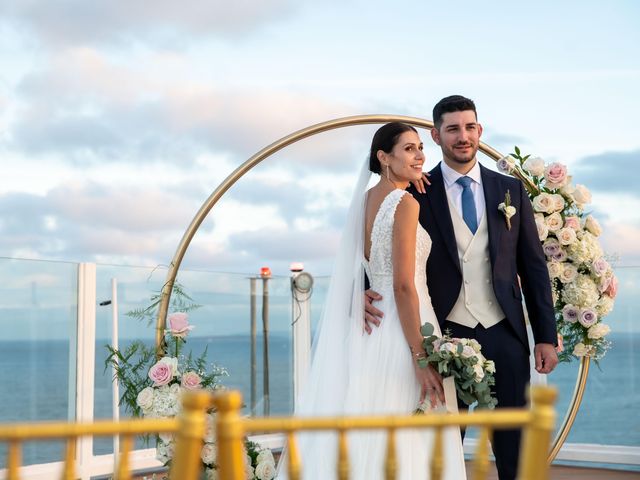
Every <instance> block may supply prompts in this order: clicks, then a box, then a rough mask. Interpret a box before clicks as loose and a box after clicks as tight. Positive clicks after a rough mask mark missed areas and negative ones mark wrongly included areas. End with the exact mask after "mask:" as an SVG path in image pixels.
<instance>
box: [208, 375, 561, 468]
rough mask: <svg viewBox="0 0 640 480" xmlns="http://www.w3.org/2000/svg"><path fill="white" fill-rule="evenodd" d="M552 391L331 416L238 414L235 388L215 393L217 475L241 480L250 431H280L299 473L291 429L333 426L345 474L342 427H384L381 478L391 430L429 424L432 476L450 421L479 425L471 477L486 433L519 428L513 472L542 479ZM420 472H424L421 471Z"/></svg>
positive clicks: (483, 460) (392, 464)
mask: <svg viewBox="0 0 640 480" xmlns="http://www.w3.org/2000/svg"><path fill="white" fill-rule="evenodd" d="M556 396H557V393H556V391H555V389H552V388H549V387H536V388H532V389H531V390H530V399H531V408H529V409H500V410H497V411H481V412H477V413H471V414H469V413H461V414H455V415H450V414H432V415H421V416H398V417H393V416H385V417H340V418H338V417H336V418H307V417H305V418H297V417H287V418H273V417H272V418H242V417H241V416H240V409H241V406H242V398H241V395H240V394H239V393H238V392H228V393H223V394H219V395H217V396H216V397H215V398H214V405H215V407H216V409H217V415H216V422H217V423H216V435H217V447H218V478H220V479H221V480H242V479H244V478H246V477H245V475H246V474H245V466H244V460H243V457H244V453H243V445H242V442H243V438H244V437H245V436H246V435H248V434H250V433H254V432H261V433H269V432H285V433H286V436H287V441H288V449H289V450H288V456H287V458H288V461H287V463H288V464H287V470H288V473H289V478H290V479H291V480H299V479H300V478H301V470H302V468H301V467H302V463H301V462H302V459H301V458H300V454H299V450H298V446H297V442H296V437H295V432H297V431H301V430H306V431H309V430H333V431H337V433H338V444H337V449H338V452H337V454H338V455H337V458H338V462H337V465H336V472H337V478H338V479H339V480H347V479H348V478H349V460H348V459H349V455H348V445H347V431H349V430H363V429H386V430H387V433H388V435H387V455H386V459H385V463H384V469H385V472H384V473H385V478H386V479H387V480H391V479H394V478H396V474H397V470H398V465H397V457H396V451H395V433H396V431H397V430H398V429H406V428H431V429H434V430H435V437H434V438H435V440H434V447H433V452H432V455H431V475H430V478H431V479H432V480H439V479H440V478H441V477H442V472H443V469H444V453H443V451H444V448H443V441H442V437H443V435H442V433H443V429H444V428H446V427H450V426H456V425H458V426H465V427H468V426H475V427H479V428H480V432H481V433H480V439H479V442H478V449H477V452H476V458H475V461H474V465H473V471H474V477H473V478H474V480H483V479H486V478H487V473H488V470H489V438H490V437H491V432H492V431H493V430H496V429H504V428H516V427H521V428H522V429H523V434H524V438H523V442H522V451H521V455H520V466H519V473H518V478H519V479H520V480H542V479H548V478H549V465H548V463H547V452H548V451H549V447H550V442H551V434H552V432H553V428H554V424H555V417H556V414H555V410H554V408H553V405H554V403H555V399H556ZM425 473H426V472H425Z"/></svg>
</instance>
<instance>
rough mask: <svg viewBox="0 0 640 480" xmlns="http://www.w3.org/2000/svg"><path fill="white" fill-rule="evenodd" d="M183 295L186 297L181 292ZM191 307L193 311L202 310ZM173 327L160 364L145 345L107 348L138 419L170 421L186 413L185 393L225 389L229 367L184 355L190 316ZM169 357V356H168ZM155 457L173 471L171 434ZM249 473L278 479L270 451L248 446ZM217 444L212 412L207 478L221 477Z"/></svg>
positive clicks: (258, 479) (250, 478)
mask: <svg viewBox="0 0 640 480" xmlns="http://www.w3.org/2000/svg"><path fill="white" fill-rule="evenodd" d="M179 296H186V298H188V299H189V300H191V299H190V298H189V297H188V296H187V295H186V294H185V293H183V292H182V293H180V294H179ZM197 307H198V306H197V305H192V307H191V309H193V308H197ZM147 311H148V309H145V310H142V311H134V312H130V314H131V315H132V316H136V317H139V318H141V317H143V316H144V315H141V312H147ZM167 323H168V325H169V328H167V329H166V330H165V342H166V343H165V344H166V345H167V348H168V350H169V351H168V352H166V354H165V356H163V357H162V358H161V359H160V360H157V361H156V357H155V353H156V352H155V349H154V348H152V347H149V346H147V345H145V344H144V343H142V342H141V341H136V342H133V343H132V344H131V345H130V346H128V347H127V348H126V349H125V350H124V352H121V351H119V350H117V349H114V348H112V347H110V346H107V349H108V350H109V356H108V357H107V360H106V361H105V368H106V367H107V366H109V365H112V366H114V367H115V371H116V378H117V379H118V382H119V383H120V385H121V386H122V388H123V394H122V396H121V398H120V405H123V404H124V405H125V408H126V410H127V411H128V412H129V413H130V414H131V415H133V416H135V417H150V418H170V417H174V416H175V415H178V414H179V413H180V411H181V409H182V404H181V396H182V394H183V393H184V392H185V391H189V390H198V389H207V390H211V391H214V390H218V389H222V388H224V387H223V386H222V384H221V383H220V378H221V377H223V376H226V375H228V373H227V371H226V370H225V369H224V368H221V367H218V366H216V365H210V366H208V365H207V361H206V356H207V350H206V349H205V351H204V352H203V353H202V354H201V355H200V356H199V357H197V358H194V357H193V356H192V354H191V352H189V354H188V355H186V356H185V355H183V354H182V353H181V350H182V347H183V346H184V344H185V343H186V342H187V336H188V334H189V332H190V331H191V330H192V329H193V328H194V327H193V326H192V325H190V324H189V320H188V315H187V313H186V312H176V313H172V314H170V315H168V316H167ZM169 352H170V353H169ZM155 440H156V458H157V459H158V460H159V461H160V462H162V463H163V464H164V465H165V466H169V465H170V463H171V460H172V459H173V455H174V451H175V441H174V438H173V435H172V434H160V435H157V436H156V439H155ZM245 452H246V455H245V470H246V478H247V480H271V479H273V478H274V477H275V473H276V469H275V460H274V458H273V454H272V453H271V451H270V450H269V449H263V448H261V447H260V446H259V445H257V444H256V443H254V442H251V441H249V440H246V441H245ZM216 453H217V449H216V444H215V409H211V410H210V411H209V412H208V413H207V430H206V433H205V438H204V439H203V447H202V451H201V455H200V458H201V459H202V464H203V469H204V473H205V478H206V479H207V480H214V479H217V478H218V472H217V464H216Z"/></svg>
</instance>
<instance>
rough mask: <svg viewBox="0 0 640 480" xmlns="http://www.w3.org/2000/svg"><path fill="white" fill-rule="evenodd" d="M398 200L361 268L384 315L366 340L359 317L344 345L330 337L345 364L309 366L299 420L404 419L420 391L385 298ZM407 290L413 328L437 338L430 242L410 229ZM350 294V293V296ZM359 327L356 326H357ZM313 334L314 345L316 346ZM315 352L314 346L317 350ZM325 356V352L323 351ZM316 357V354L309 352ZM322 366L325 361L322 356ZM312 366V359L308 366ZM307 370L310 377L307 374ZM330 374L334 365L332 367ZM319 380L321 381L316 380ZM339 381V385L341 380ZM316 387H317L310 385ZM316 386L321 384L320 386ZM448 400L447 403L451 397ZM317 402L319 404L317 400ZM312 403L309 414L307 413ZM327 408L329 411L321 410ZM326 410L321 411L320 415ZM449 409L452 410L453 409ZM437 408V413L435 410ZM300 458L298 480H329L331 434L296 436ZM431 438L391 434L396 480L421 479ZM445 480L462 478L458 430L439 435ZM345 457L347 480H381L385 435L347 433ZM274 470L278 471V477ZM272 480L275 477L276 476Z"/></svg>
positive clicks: (390, 301) (385, 213)
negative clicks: (412, 247) (413, 296)
mask: <svg viewBox="0 0 640 480" xmlns="http://www.w3.org/2000/svg"><path fill="white" fill-rule="evenodd" d="M404 195H408V193H407V192H405V191H404V190H394V191H392V192H390V193H389V194H388V195H387V197H386V198H385V199H384V200H383V202H382V204H381V206H380V208H379V210H378V212H377V214H376V217H375V220H374V224H373V228H372V232H371V252H370V259H369V261H368V262H367V261H366V260H364V256H362V259H361V261H362V263H363V264H364V268H365V269H366V273H367V276H368V277H369V279H370V283H371V288H372V289H373V290H375V291H376V292H378V293H380V294H381V295H382V298H383V299H382V300H381V301H380V302H378V303H376V307H377V308H379V309H380V310H382V311H383V312H384V318H383V319H382V322H381V324H380V326H379V327H378V328H373V332H372V333H371V335H367V334H366V333H364V331H363V322H362V313H360V314H359V315H353V316H352V317H350V318H349V319H346V318H345V317H346V315H344V314H343V316H342V317H343V319H344V321H345V322H346V321H348V320H350V322H349V323H350V324H349V326H348V328H347V331H346V332H345V333H346V339H345V342H344V344H341V342H340V339H339V338H333V339H332V340H333V344H334V347H335V352H336V355H338V356H339V355H340V353H339V352H340V350H341V349H342V348H344V350H345V354H344V360H346V361H345V364H344V365H342V369H341V370H340V371H335V372H333V377H331V373H330V372H327V373H326V374H325V375H324V376H323V375H318V371H317V370H318V369H319V368H320V370H327V369H330V368H332V367H327V368H322V366H321V365H320V366H319V365H317V364H316V365H314V366H313V367H312V378H313V379H315V380H316V383H317V384H316V385H314V386H312V388H311V390H313V393H312V394H311V395H312V398H309V397H307V398H306V400H305V399H304V398H303V399H302V404H301V405H299V408H298V412H297V413H298V414H299V415H323V414H328V415H339V414H345V415H408V414H411V413H412V412H413V411H414V410H415V408H416V406H417V405H418V401H419V397H420V386H419V384H418V382H417V379H416V375H415V373H414V367H413V360H412V358H411V353H410V351H409V347H408V345H407V341H406V339H405V336H404V334H403V331H402V326H401V324H400V319H399V316H398V310H397V307H396V303H395V299H394V293H393V264H392V255H391V248H392V234H393V224H394V216H395V211H396V207H397V206H398V204H399V203H400V201H401V200H402V197H403V196H404ZM416 240H417V241H416V270H415V271H416V274H415V284H416V290H417V292H418V297H419V300H420V318H421V322H422V323H423V324H424V323H427V322H428V323H431V324H432V325H433V326H434V328H435V334H436V335H440V327H439V325H438V321H437V318H436V315H435V313H434V311H433V307H432V306H431V300H430V298H429V292H428V289H427V282H426V275H427V272H426V271H425V265H426V263H427V257H428V255H429V251H430V249H431V239H430V238H429V235H428V234H427V232H426V231H425V230H424V229H423V228H422V227H421V226H420V225H419V224H418V231H417V239H416ZM355 294H356V295H357V294H358V293H357V291H356V293H355ZM358 320H359V321H358ZM323 336H325V335H324V333H323V332H321V333H320V334H319V337H318V338H317V340H316V341H317V342H322V341H323V340H326V338H325V339H323ZM322 349H323V346H322V345H320V346H319V350H322ZM328 351H329V350H327V352H328ZM317 353H318V355H322V354H321V353H320V352H317ZM322 357H323V358H324V361H326V362H330V361H331V358H330V355H329V354H324V355H322ZM318 360H319V359H318V358H316V357H314V362H316V363H317V361H318ZM314 368H315V370H316V371H314ZM333 368H335V366H334V367H333ZM323 378H324V380H323ZM343 379H344V380H345V381H344V382H342V380H343ZM332 380H335V385H336V388H335V392H333V393H335V395H337V396H338V397H342V398H337V399H336V398H331V394H332V392H331V391H329V392H326V391H325V390H326V388H332V386H331V383H330V382H331V381H332ZM318 383H319V384H320V385H318ZM322 384H325V385H324V386H323V385H322ZM448 394H449V396H448V398H447V404H448V405H454V406H455V404H456V400H455V389H453V391H452V389H451V388H449V389H448ZM452 396H453V398H451V397H452ZM319 397H323V400H319ZM310 404H314V406H313V407H309V405H310ZM330 404H332V405H333V406H329V405H330ZM325 407H326V408H325ZM454 408H455V407H454ZM442 409H443V408H442ZM300 437H301V438H300V453H301V455H302V465H303V476H302V478H304V479H305V480H309V479H318V480H319V479H322V480H328V479H333V478H335V477H336V473H335V472H336V441H335V434H327V433H321V434H318V433H315V434H302V435H300ZM432 439H433V433H432V431H429V430H411V431H402V430H400V431H398V433H397V436H396V441H397V443H396V451H397V455H398V460H399V475H398V477H397V478H398V479H401V480H420V479H427V478H429V460H430V457H431V451H432ZM444 440H445V441H444V445H445V475H444V478H445V479H447V480H461V479H465V478H466V473H465V468H464V456H463V452H462V442H461V438H460V430H459V429H458V428H450V429H448V430H446V431H445V436H444ZM348 441H349V452H350V458H349V460H350V466H351V477H350V478H352V479H355V480H365V479H366V480H376V479H382V478H384V475H383V472H384V459H385V453H386V448H387V447H386V433H384V432H380V431H371V430H362V431H358V432H353V433H350V434H349V437H348ZM284 469H285V468H282V469H281V470H284ZM279 478H283V475H281V476H280V477H279Z"/></svg>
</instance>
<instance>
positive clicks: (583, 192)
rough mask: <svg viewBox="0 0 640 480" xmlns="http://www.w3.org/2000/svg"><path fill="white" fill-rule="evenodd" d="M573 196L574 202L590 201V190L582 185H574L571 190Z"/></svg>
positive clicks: (583, 202)
mask: <svg viewBox="0 0 640 480" xmlns="http://www.w3.org/2000/svg"><path fill="white" fill-rule="evenodd" d="M573 198H574V199H575V201H576V203H578V204H580V205H584V204H585V203H591V192H590V191H589V189H588V188H587V187H585V186H584V185H576V189H575V191H574V192H573Z"/></svg>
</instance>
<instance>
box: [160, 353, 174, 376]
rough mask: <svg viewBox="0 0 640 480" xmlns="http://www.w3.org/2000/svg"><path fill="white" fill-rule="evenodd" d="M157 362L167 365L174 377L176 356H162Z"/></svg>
mask: <svg viewBox="0 0 640 480" xmlns="http://www.w3.org/2000/svg"><path fill="white" fill-rule="evenodd" d="M158 363H164V364H166V365H169V367H171V373H172V374H173V376H174V377H175V376H176V375H177V374H178V359H177V358H176V357H163V358H161V359H160V360H159V361H158Z"/></svg>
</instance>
